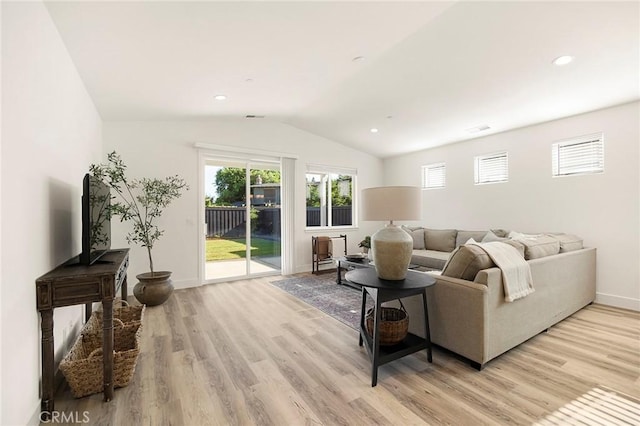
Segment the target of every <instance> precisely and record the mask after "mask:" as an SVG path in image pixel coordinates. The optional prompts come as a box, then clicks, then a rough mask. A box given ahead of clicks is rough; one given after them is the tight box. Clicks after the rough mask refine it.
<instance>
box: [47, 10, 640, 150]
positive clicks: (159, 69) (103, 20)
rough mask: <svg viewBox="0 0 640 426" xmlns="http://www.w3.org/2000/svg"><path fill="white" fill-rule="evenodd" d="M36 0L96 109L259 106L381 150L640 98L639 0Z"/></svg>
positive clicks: (110, 116)
mask: <svg viewBox="0 0 640 426" xmlns="http://www.w3.org/2000/svg"><path fill="white" fill-rule="evenodd" d="M46 4H47V8H48V10H49V12H50V14H51V16H52V18H53V20H54V22H55V24H56V26H57V28H58V30H59V32H60V34H61V37H62V39H63V40H64V42H65V45H66V46H67V49H68V51H69V53H70V55H71V57H72V59H73V61H74V63H75V64H76V67H77V69H78V72H79V73H80V76H81V78H82V79H83V81H84V83H85V85H86V87H87V90H88V91H89V93H90V95H91V96H92V98H93V100H94V102H95V104H96V106H97V108H98V111H99V112H100V114H101V116H102V118H103V119H104V120H106V121H115V120H190V119H198V120H199V119H213V118H238V119H241V118H243V117H246V116H247V115H254V116H264V118H254V119H258V120H275V121H280V122H283V123H287V124H290V125H292V126H295V127H298V128H300V129H303V130H306V131H309V132H312V133H314V134H317V135H321V136H324V137H327V138H329V139H332V140H335V141H337V142H340V143H343V144H345V145H349V146H352V147H354V148H357V149H359V150H362V151H365V152H369V153H371V154H373V155H376V156H379V157H382V158H384V157H388V156H393V155H398V154H402V153H407V152H412V151H417V150H421V149H425V148H430V147H434V146H438V145H442V144H446V143H451V142H456V141H460V140H465V139H469V138H473V137H478V136H484V135H486V134H491V133H494V132H501V131H505V130H509V129H513V128H517V127H522V126H526V125H530V124H534V123H539V122H543V121H548V120H553V119H556V118H560V117H566V116H569V115H574V114H579V113H582V112H586V111H592V110H595V109H599V108H603V107H607V106H611V105H616V104H620V103H624V102H629V101H633V100H637V99H639V98H640V81H639V80H640V77H639V76H640V65H639V55H640V22H639V19H640V18H639V16H640V4H639V3H638V2H608V1H607V2H523V1H515V2H502V1H497V2H475V1H468V2H465V1H462V2H399V1H398V2H396V1H388V2H366V1H356V2H326V1H316V2H305V1H301V2H269V1H263V2H240V1H231V2H217V1H212V2H180V1H175V2H58V1H55V2H47V3H46ZM561 55H570V56H573V57H574V60H573V62H571V63H570V64H568V65H565V66H561V67H560V66H555V65H553V64H552V60H553V59H554V58H556V57H559V56H561ZM216 95H224V96H226V99H225V100H215V99H214V97H215V96H216ZM483 125H486V126H488V127H490V128H489V129H488V130H485V131H480V132H476V133H472V132H470V131H469V129H473V128H476V127H478V126H483ZM374 128H375V129H377V130H378V131H377V133H373V132H371V129H374Z"/></svg>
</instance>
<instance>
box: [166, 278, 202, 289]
mask: <svg viewBox="0 0 640 426" xmlns="http://www.w3.org/2000/svg"><path fill="white" fill-rule="evenodd" d="M171 282H172V283H173V288H175V289H176V290H178V289H183V288H192V287H200V286H201V285H202V284H201V283H200V280H198V279H197V278H192V279H189V280H179V281H176V280H171Z"/></svg>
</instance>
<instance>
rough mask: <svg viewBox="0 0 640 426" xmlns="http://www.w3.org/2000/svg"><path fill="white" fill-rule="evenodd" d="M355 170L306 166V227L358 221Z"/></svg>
mask: <svg viewBox="0 0 640 426" xmlns="http://www.w3.org/2000/svg"><path fill="white" fill-rule="evenodd" d="M355 182H356V170H354V169H344V168H339V167H331V166H321V165H315V164H308V165H307V173H306V183H305V185H306V190H307V197H306V198H307V227H342V226H353V225H354V224H355V219H354V218H355V208H354V207H353V206H355V205H356V204H355Z"/></svg>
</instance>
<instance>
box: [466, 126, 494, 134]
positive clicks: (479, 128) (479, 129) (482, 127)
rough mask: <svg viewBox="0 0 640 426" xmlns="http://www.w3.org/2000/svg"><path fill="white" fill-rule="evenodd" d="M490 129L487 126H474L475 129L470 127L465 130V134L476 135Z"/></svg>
mask: <svg viewBox="0 0 640 426" xmlns="http://www.w3.org/2000/svg"><path fill="white" fill-rule="evenodd" d="M490 128H491V127H489V126H487V125H486V124H482V125H480V126H476V127H472V128H470V129H467V132H469V133H478V132H484V131H485V130H489V129H490Z"/></svg>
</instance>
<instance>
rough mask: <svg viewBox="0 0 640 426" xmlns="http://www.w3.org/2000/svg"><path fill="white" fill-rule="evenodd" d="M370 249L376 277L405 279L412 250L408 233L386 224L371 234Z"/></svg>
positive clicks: (411, 240) (393, 279)
mask: <svg viewBox="0 0 640 426" xmlns="http://www.w3.org/2000/svg"><path fill="white" fill-rule="evenodd" d="M371 249H372V250H373V263H374V265H375V267H376V272H377V273H378V278H381V279H383V280H392V281H395V280H403V279H405V277H406V275H407V270H408V268H409V263H411V254H412V251H413V238H411V236H410V235H409V234H408V233H406V232H405V231H404V230H403V229H402V228H400V227H399V226H396V225H393V224H388V225H386V226H385V227H384V228H382V229H380V230H379V231H378V232H376V233H375V234H373V235H372V236H371Z"/></svg>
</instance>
